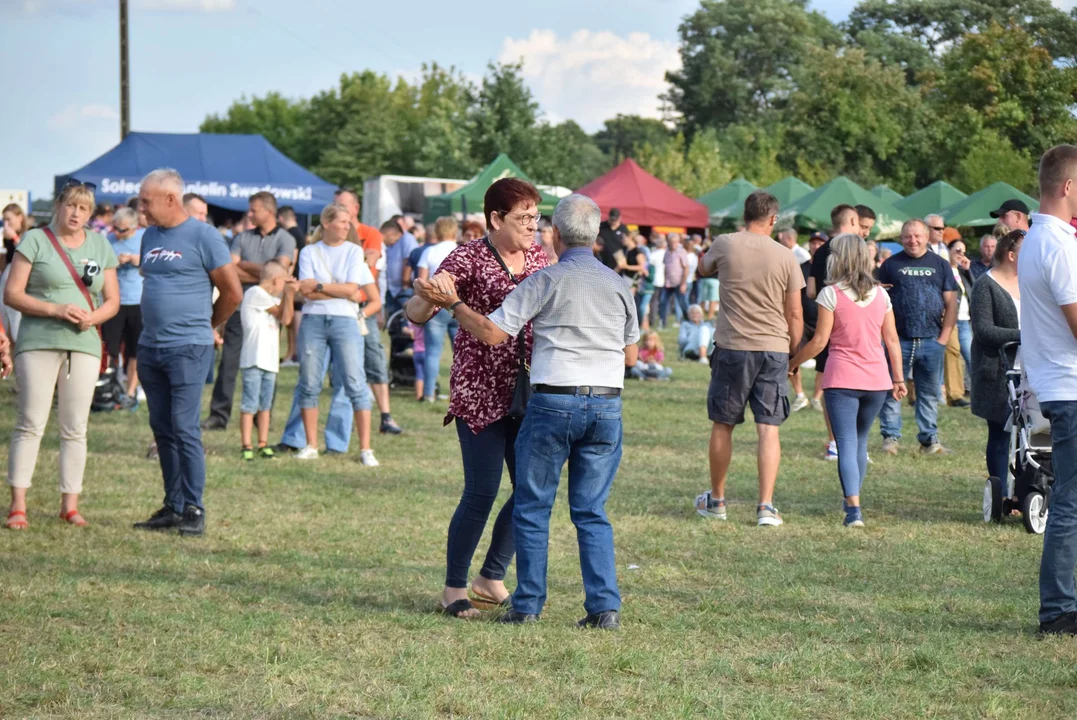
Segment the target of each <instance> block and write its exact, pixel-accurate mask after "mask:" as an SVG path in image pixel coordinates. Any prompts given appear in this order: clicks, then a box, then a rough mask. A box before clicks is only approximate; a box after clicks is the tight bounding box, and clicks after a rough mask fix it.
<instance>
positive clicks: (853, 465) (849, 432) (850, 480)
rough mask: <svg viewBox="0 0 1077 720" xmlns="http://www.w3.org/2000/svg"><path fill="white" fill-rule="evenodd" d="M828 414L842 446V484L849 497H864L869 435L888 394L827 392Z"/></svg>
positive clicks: (840, 477)
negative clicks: (863, 488)
mask: <svg viewBox="0 0 1077 720" xmlns="http://www.w3.org/2000/svg"><path fill="white" fill-rule="evenodd" d="M823 396H824V398H825V399H826V411H827V413H828V414H829V416H830V425H831V427H832V428H833V430H834V440H835V441H836V442H837V445H838V480H839V481H840V482H841V492H842V495H844V496H845V497H853V496H854V495H855V496H859V495H860V488H861V486H862V485H863V484H864V477H865V476H866V475H867V474H868V433H870V432H871V426H872V425H874V424H875V418H877V417H878V416H879V410H881V409H882V407H883V403H884V402H885V401H886V398H887V396H888V393H887V391H886V390H843V389H838V388H834V389H830V390H824V391H823Z"/></svg>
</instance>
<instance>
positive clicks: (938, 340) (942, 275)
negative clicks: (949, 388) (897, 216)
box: [879, 220, 957, 455]
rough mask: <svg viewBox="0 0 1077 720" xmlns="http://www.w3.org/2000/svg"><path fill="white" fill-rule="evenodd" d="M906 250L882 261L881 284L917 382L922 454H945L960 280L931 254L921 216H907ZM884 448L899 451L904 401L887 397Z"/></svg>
mask: <svg viewBox="0 0 1077 720" xmlns="http://www.w3.org/2000/svg"><path fill="white" fill-rule="evenodd" d="M901 244H902V247H904V248H905V249H904V250H902V251H901V252H899V253H897V254H896V255H894V256H892V257H891V258H890V259H889V260H887V261H886V262H884V263H883V264H882V267H880V268H879V282H880V283H881V284H882V285H883V287H885V288H886V289H887V292H888V293H889V294H890V301H891V302H892V303H893V305H894V321H895V324H896V325H897V334H898V339H899V340H900V341H901V362H902V368H903V369H904V373H905V375H904V376H905V377H908V376H909V374H910V373H912V377H913V381H914V382H915V383H916V425H917V427H918V428H919V430H920V432H919V434H918V435H917V438H916V439H917V440H919V441H920V452H921V453H922V454H924V455H944V454H948V453H949V450H947V449H946V448H944V447H943V446H942V444H941V443H939V432H938V430H939V428H938V416H939V397H940V395H941V392H940V387H941V385H942V368H943V358H944V357H945V352H946V343H947V342H949V340H950V333H951V332H952V331H953V329H954V325H955V324H956V323H957V283H956V281H955V280H954V274H953V271H952V270H951V269H950V263H948V262H947V261H946V260H944V259H943V258H941V257H940V256H938V255H936V254H935V253H932V252H928V228H927V225H926V224H925V223H924V221H923V220H909V221H908V222H907V223H905V225H904V226H903V227H902V228H901ZM879 422H880V424H881V425H882V434H883V450H884V451H885V452H887V453H889V454H890V455H897V452H898V441H899V440H900V439H901V403H900V402H898V401H897V400H894V399H893V398H892V397H888V398H887V400H886V404H885V405H883V410H882V413H880V415H879Z"/></svg>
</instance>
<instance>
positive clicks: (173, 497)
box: [138, 345, 213, 513]
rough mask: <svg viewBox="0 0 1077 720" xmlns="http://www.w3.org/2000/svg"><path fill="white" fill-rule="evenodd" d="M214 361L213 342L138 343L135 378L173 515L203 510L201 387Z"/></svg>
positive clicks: (204, 461)
mask: <svg viewBox="0 0 1077 720" xmlns="http://www.w3.org/2000/svg"><path fill="white" fill-rule="evenodd" d="M212 364H213V346H212V345H181V346H179V347H171V348H153V347H146V346H145V345H139V347H138V380H139V382H140V383H142V389H143V390H144V391H145V393H146V407H147V408H149V413H150V429H151V430H153V437H154V440H156V441H157V453H158V455H159V456H160V462H161V475H162V476H163V478H164V484H165V505H168V506H169V507H171V508H172V509H173V510H174V511H176V512H177V513H182V512H183V511H184V510H185V509H186V508H187V507H189V506H194V507H197V508H202V509H205V506H204V505H203V504H202V492H203V491H204V490H205V487H206V455H205V452H204V450H203V449H202V430H201V429H200V428H199V426H198V421H199V415H200V414H201V411H202V388H203V387H205V384H206V373H208V372H209V368H210V366H211V365H212Z"/></svg>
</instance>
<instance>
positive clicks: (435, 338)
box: [419, 217, 460, 402]
mask: <svg viewBox="0 0 1077 720" xmlns="http://www.w3.org/2000/svg"><path fill="white" fill-rule="evenodd" d="M459 230H460V226H459V225H457V223H456V220H455V219H453V218H451V217H443V218H438V221H437V222H436V223H434V237H436V238H437V239H438V241H437V243H436V244H434V245H431V246H430V248H429V249H427V251H426V252H424V253H423V257H422V259H421V260H420V261H419V279H420V280H429V279H430V278H432V277H434V275H435V274H436V273H437V271H438V267H440V266H441V263H442V262H444V260H445V258H447V257H449V254H450V253H451V252H452V251H453V250H455V249H456V247H457V245H456V234H457V233H458V232H459ZM451 320H452V316H451V315H449V311H448V310H440V311H438V312H437V313H436V314H435V315H434V316H433V317H432V318H430V319H429V320H427V321H426V325H424V326H423V339H424V341H425V342H426V359H425V360H424V361H423V400H424V401H426V402H434V401H436V400H437V395H438V375H439V374H440V373H441V350H442V348H443V347H444V346H445V335H446V333H448V332H449V323H450V321H451Z"/></svg>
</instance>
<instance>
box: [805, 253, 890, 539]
mask: <svg viewBox="0 0 1077 720" xmlns="http://www.w3.org/2000/svg"><path fill="white" fill-rule="evenodd" d="M873 270H874V263H873V262H872V259H871V254H870V253H869V252H868V246H867V244H865V243H864V241H863V240H862V239H860V236H859V235H854V234H852V233H843V234H841V235H838V236H837V237H836V238H834V239H833V240H831V241H830V258H829V259H828V261H827V287H826V288H824V289H823V290H822V292H820V293H819V295H818V297H817V298H816V303H817V305H818V307H819V320H818V323H817V324H816V326H815V335H814V336H813V337H812V339H811V340H810V341H809V342H808V343H807V344H806V345H804V346H803V347H802V348H801V349H800V352H798V353H797V354H796V356H795V357H794V358H793V359H792V360H790V361H789V367H790V368H792V369H791V370H790V372H789V374H790V375H793V374H795V373H796V372H797V370H798V369H799V368H800V366H801V365H803V364H804V363H805V362H807V361H808V360H811V359H812V358H814V357H815V356H816V355H818V354H819V352H820V351H821V350H822V349H823V348H824V347H826V345H827V343H828V342H829V343H830V357H829V358H828V359H827V363H826V370H825V371H824V372H823V381H822V387H823V393H824V396H825V400H826V408H827V411H828V412H829V413H830V422H831V424H832V425H833V427H834V439H835V440H836V441H837V446H838V479H839V480H840V481H841V487H842V494H843V495H844V496H845V503H844V507H845V525H846V526H847V527H863V526H864V519H863V516H862V514H861V512H860V488H861V485H862V484H863V482H864V476H865V475H866V474H867V471H868V432H869V431H870V430H871V426H872V424H873V423H874V422H875V418H876V417H878V415H879V411H880V410H881V409H882V407H883V402H884V401H885V400H886V395H887V393H890V394H892V395H893V396H894V399H895V400H901V398H903V397H905V395H906V394H907V392H908V391H907V389H906V387H905V376H904V375H903V374H902V373H903V370H902V367H901V361H900V358H901V347H900V345H899V344H898V336H897V329H896V328H895V326H894V309H893V307H892V306H891V304H890V297H889V295H887V294H886V291H885V290H883V289H882V288H881V287H879V286H878V285H877V284H876V282H875V278H874V276H873V274H872V273H873ZM884 344H885V345H886V351H887V352H888V353H889V354H890V357H891V358H897V359H898V362H897V363H895V365H894V367H893V368H892V370H888V369H887V363H886V355H885V354H884V353H883V345H884ZM891 373H892V374H893V378H892V379H891Z"/></svg>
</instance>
